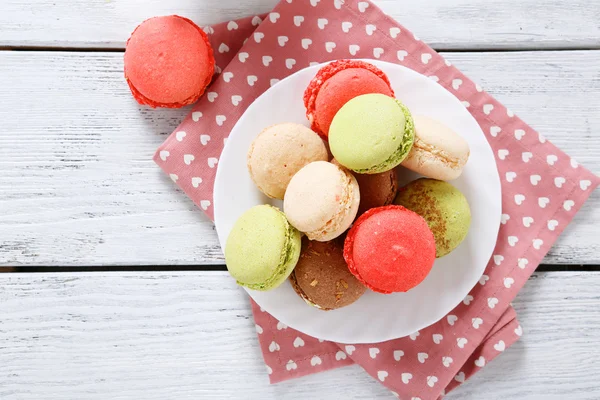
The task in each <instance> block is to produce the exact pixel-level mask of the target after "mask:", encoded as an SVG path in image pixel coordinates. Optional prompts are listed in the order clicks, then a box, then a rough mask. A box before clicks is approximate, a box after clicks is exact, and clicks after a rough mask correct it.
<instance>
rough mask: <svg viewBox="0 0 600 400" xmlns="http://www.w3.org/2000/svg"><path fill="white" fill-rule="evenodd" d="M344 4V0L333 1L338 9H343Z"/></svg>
mask: <svg viewBox="0 0 600 400" xmlns="http://www.w3.org/2000/svg"><path fill="white" fill-rule="evenodd" d="M343 4H344V0H335V1H334V2H333V5H334V6H335V8H337V9H338V10H341V8H342V5H343Z"/></svg>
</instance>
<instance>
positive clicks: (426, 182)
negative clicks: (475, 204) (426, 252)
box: [394, 178, 471, 258]
mask: <svg viewBox="0 0 600 400" xmlns="http://www.w3.org/2000/svg"><path fill="white" fill-rule="evenodd" d="M394 203H396V204H399V205H401V206H404V207H406V208H408V209H410V210H412V211H414V212H416V213H417V214H419V215H420V216H422V217H423V218H425V220H426V221H427V224H428V225H429V228H430V229H431V231H432V232H433V235H434V237H435V244H436V257H438V258H439V257H443V256H445V255H447V254H449V253H450V252H452V251H453V250H454V249H456V248H457V247H458V245H459V244H461V243H462V241H463V240H464V239H465V237H467V233H469V227H470V226H471V209H470V207H469V203H468V202H467V199H466V197H465V196H464V195H463V194H462V193H461V192H460V190H458V189H457V188H455V187H454V186H452V185H451V184H449V183H448V182H443V181H438V180H435V179H427V178H421V179H417V180H416V181H413V182H411V183H409V184H408V185H406V186H405V187H403V188H401V189H400V190H399V191H398V196H397V197H396V200H395V201H394Z"/></svg>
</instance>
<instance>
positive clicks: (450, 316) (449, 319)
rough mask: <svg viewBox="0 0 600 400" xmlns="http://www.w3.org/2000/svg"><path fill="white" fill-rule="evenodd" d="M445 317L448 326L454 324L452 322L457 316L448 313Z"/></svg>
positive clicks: (456, 319)
mask: <svg viewBox="0 0 600 400" xmlns="http://www.w3.org/2000/svg"><path fill="white" fill-rule="evenodd" d="M446 319H447V320H448V324H449V325H450V326H454V323H455V322H456V321H458V317H457V316H456V315H448V317H446Z"/></svg>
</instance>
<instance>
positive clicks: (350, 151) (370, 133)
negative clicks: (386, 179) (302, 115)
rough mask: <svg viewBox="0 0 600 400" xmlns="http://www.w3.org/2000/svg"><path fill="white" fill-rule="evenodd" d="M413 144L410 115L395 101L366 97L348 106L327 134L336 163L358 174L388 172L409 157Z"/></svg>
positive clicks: (387, 97) (380, 97)
mask: <svg viewBox="0 0 600 400" xmlns="http://www.w3.org/2000/svg"><path fill="white" fill-rule="evenodd" d="M413 140H414V125H413V120H412V116H411V114H410V111H409V110H408V108H406V106H404V105H403V104H402V103H400V102H399V101H398V100H396V99H394V98H391V97H389V96H385V95H382V94H366V95H362V96H358V97H356V98H354V99H352V100H350V101H349V102H347V103H346V104H345V105H344V106H343V107H342V108H341V109H340V111H339V112H338V113H337V114H336V116H335V118H334V119H333V122H332V124H331V128H330V130H329V146H330V149H331V153H332V154H333V156H334V157H335V159H336V160H337V161H338V162H339V163H340V164H341V165H343V166H345V167H346V168H349V169H351V170H353V171H355V172H357V173H362V174H365V173H366V174H374V173H380V172H385V171H388V170H390V169H392V168H394V167H396V166H397V165H398V164H400V163H401V162H402V161H403V160H404V158H406V156H407V155H408V153H409V151H410V148H411V146H412V143H413Z"/></svg>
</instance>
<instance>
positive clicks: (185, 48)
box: [124, 15, 214, 108]
mask: <svg viewBox="0 0 600 400" xmlns="http://www.w3.org/2000/svg"><path fill="white" fill-rule="evenodd" d="M124 64H125V78H126V79H127V83H128V85H129V87H130V89H131V91H132V93H133V95H134V97H135V98H136V100H137V101H138V102H139V103H140V104H146V105H149V106H151V107H168V108H177V107H182V106H185V105H187V104H192V103H194V102H196V100H198V98H199V97H200V96H201V95H202V93H204V90H205V88H206V87H207V86H208V84H209V83H210V81H211V79H212V76H213V73H214V55H213V51H212V48H211V47H210V43H209V41H208V38H207V36H206V34H205V33H204V31H202V29H200V28H199V27H198V26H197V25H196V24H194V23H193V22H192V21H190V20H189V19H187V18H183V17H179V16H177V15H170V16H164V17H154V18H150V19H148V20H146V21H144V22H142V24H140V25H139V26H138V27H137V28H136V29H135V30H134V32H133V33H132V35H131V37H130V38H129V40H128V41H127V47H126V50H125V56H124Z"/></svg>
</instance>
